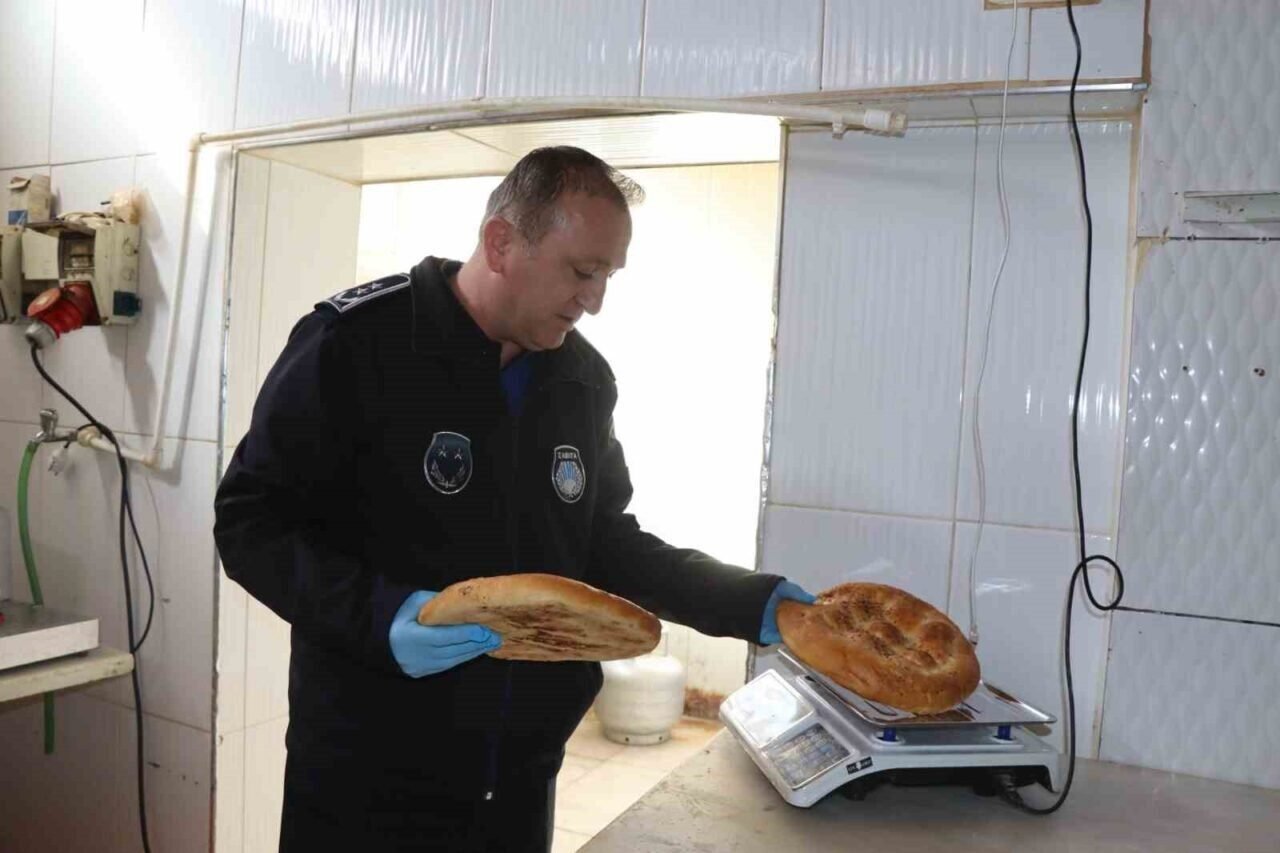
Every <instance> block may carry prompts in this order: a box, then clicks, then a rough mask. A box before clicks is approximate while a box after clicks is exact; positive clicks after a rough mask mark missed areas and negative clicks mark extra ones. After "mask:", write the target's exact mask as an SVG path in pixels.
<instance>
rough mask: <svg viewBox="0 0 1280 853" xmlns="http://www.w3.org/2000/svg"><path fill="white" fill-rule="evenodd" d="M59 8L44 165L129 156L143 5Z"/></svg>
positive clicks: (73, 1) (84, 2)
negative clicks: (46, 162) (48, 144)
mask: <svg viewBox="0 0 1280 853" xmlns="http://www.w3.org/2000/svg"><path fill="white" fill-rule="evenodd" d="M57 6H58V17H57V24H56V27H57V29H56V31H55V47H54V64H53V121H52V136H51V151H50V160H51V161H52V162H54V163H77V162H81V161H85V160H102V159H106V158H109V157H124V156H128V155H132V154H134V153H135V152H136V151H137V148H138V132H137V126H138V116H139V101H138V98H137V95H136V93H137V91H138V83H139V79H140V75H139V70H140V69H139V63H138V57H139V56H140V55H141V52H142V51H141V48H142V7H143V0H117V2H114V3H99V2H94V1H93V0H59V2H58V4H57ZM55 177H56V176H55Z"/></svg>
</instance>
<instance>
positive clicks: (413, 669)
mask: <svg viewBox="0 0 1280 853" xmlns="http://www.w3.org/2000/svg"><path fill="white" fill-rule="evenodd" d="M435 597H436V594H435V593H434V592H427V591H426V590H419V591H418V592H415V593H414V594H413V595H410V596H409V597H408V598H406V599H405V600H404V604H401V605H400V609H399V610H397V611H396V616H395V618H394V619H392V620H391V635H390V640H391V654H392V656H393V657H394V658H395V659H396V663H398V664H400V668H401V669H402V670H404V673H405V675H408V676H409V677H411V678H421V677H422V676H424V675H434V674H435V673H437V672H443V671H444V670H446V669H450V668H452V667H455V666H457V665H458V664H461V663H466V662H467V661H469V660H471V659H472V658H476V657H479V656H480V655H483V654H488V653H489V652H491V651H493V650H494V649H496V648H498V647H499V646H501V645H502V638H501V637H499V636H498V635H497V634H495V633H494V632H493V631H490V630H489V629H488V628H486V627H484V626H483V625H476V624H474V623H467V624H463V625H419V624H418V611H419V610H421V609H422V605H424V604H426V603H427V602H428V601H430V600H431V599H433V598H435Z"/></svg>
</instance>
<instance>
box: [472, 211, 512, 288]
mask: <svg viewBox="0 0 1280 853" xmlns="http://www.w3.org/2000/svg"><path fill="white" fill-rule="evenodd" d="M480 240H481V244H482V245H483V247H484V260H485V263H486V264H487V265H488V266H489V270H490V271H491V272H494V273H497V274H499V275H501V274H503V273H505V272H506V271H507V260H508V259H509V258H510V257H511V252H512V251H513V249H514V247H515V242H516V229H515V226H514V225H512V224H511V223H510V222H508V221H507V220H505V219H503V218H502V217H501V216H491V217H489V219H488V221H486V222H485V224H484V227H483V228H481V229H480Z"/></svg>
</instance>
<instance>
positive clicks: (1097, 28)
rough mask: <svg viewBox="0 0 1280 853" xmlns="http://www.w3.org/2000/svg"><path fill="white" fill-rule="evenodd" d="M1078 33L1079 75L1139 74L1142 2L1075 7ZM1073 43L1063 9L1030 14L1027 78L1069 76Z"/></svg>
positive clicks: (1073, 58)
mask: <svg viewBox="0 0 1280 853" xmlns="http://www.w3.org/2000/svg"><path fill="white" fill-rule="evenodd" d="M1074 14H1075V19H1076V28H1077V29H1078V30H1079V31H1080V49H1081V54H1082V58H1081V62H1080V78H1081V79H1082V80H1083V79H1089V78H1093V79H1098V78H1102V79H1111V78H1115V77H1141V76H1142V53H1143V48H1144V42H1145V40H1146V29H1147V0H1107V2H1105V3H1099V4H1098V5H1096V6H1079V7H1077V8H1076V9H1075V10H1074ZM1075 67H1076V45H1075V41H1074V40H1073V39H1072V38H1071V26H1070V24H1069V23H1068V21H1067V13H1066V10H1064V9H1033V10H1032V12H1031V72H1030V77H1031V79H1032V80H1070V79H1071V74H1072V72H1073V71H1074V70H1075Z"/></svg>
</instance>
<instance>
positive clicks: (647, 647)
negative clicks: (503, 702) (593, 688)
mask: <svg viewBox="0 0 1280 853" xmlns="http://www.w3.org/2000/svg"><path fill="white" fill-rule="evenodd" d="M418 622H419V623H421V624H423V625H457V624H460V623H464V622H475V623H478V624H480V625H484V626H486V627H488V628H489V629H490V630H492V631H494V632H495V633H496V634H498V635H499V636H501V637H502V646H501V647H500V648H498V649H497V650H495V651H493V652H490V656H491V657H495V658H502V659H504V660H536V661H566V660H591V661H604V660H621V659H623V658H633V657H637V656H639V655H643V654H647V653H648V652H651V651H653V649H654V647H656V646H657V645H658V640H659V639H661V636H662V625H661V623H660V622H659V621H658V618H657V617H656V616H654V615H653V614H652V613H650V612H649V611H647V610H645V609H644V608H642V607H639V606H637V605H635V604H632V603H631V602H630V601H627V600H626V599H625V598H619V597H618V596H616V595H612V594H610V593H607V592H604V591H603V590H599V589H596V588H595V587H593V586H590V585H588V584H585V583H582V582H581V581H576V580H573V579H571V578H564V577H560V576H559V575H545V574H519V575H502V576H499V577H491V578H473V579H471V580H466V581H461V582H460V583H456V584H453V585H452V586H449V587H446V588H445V589H444V590H442V591H441V592H440V594H439V595H437V596H436V597H435V598H433V599H431V600H430V601H428V602H427V603H426V604H424V605H423V606H422V609H421V610H419V611H418Z"/></svg>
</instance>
